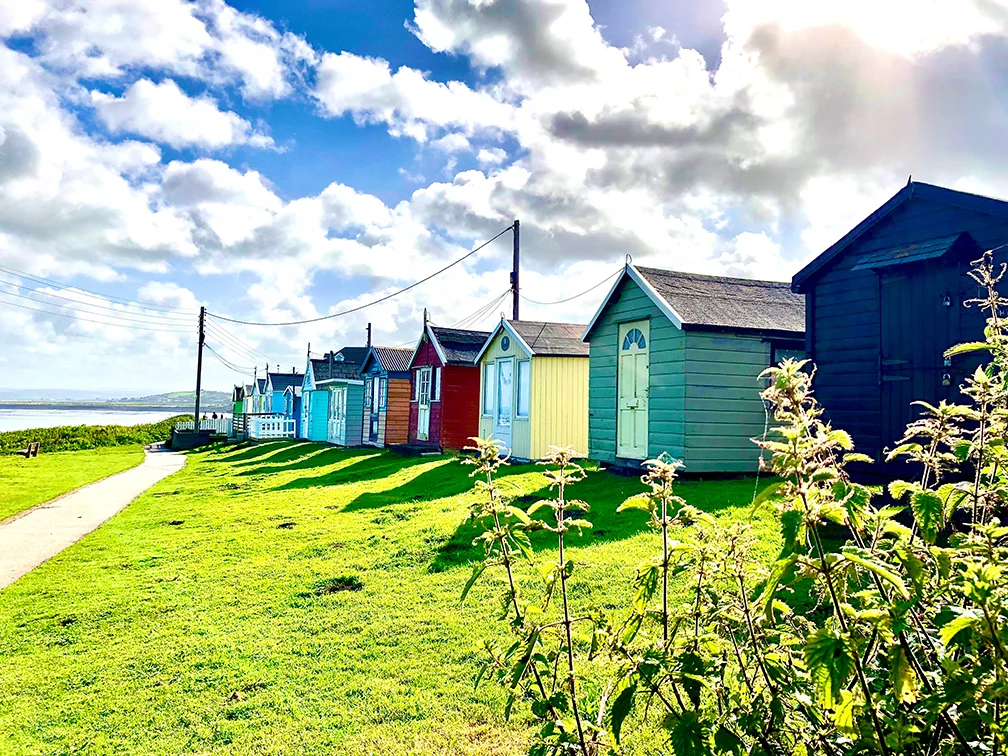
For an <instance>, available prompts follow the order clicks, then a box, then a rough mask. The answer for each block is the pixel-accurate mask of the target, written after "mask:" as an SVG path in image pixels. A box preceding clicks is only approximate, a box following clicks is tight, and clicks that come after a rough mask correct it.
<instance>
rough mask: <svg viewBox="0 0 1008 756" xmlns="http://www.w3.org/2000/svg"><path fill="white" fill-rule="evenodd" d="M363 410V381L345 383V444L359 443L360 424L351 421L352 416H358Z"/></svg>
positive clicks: (355, 444) (353, 444) (358, 444)
mask: <svg viewBox="0 0 1008 756" xmlns="http://www.w3.org/2000/svg"><path fill="white" fill-rule="evenodd" d="M363 412H364V384H363V382H357V383H350V384H347V408H346V413H347V431H346V442H345V445H346V446H360V445H361V424H360V423H355V422H352V421H351V418H353V417H360V416H361V415H362V414H363Z"/></svg>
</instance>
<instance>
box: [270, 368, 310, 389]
mask: <svg viewBox="0 0 1008 756" xmlns="http://www.w3.org/2000/svg"><path fill="white" fill-rule="evenodd" d="M267 375H268V377H269V382H270V385H271V386H272V387H273V390H274V391H281V392H282V391H286V390H287V388H288V387H289V386H300V385H301V384H302V383H304V373H268V374H267Z"/></svg>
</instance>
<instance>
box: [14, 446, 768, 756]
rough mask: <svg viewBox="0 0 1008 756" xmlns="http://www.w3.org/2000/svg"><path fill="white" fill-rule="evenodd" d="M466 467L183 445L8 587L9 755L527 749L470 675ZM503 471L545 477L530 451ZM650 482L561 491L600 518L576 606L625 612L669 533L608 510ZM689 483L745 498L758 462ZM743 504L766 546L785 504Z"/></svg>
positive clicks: (510, 477) (481, 601)
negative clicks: (185, 452)
mask: <svg viewBox="0 0 1008 756" xmlns="http://www.w3.org/2000/svg"><path fill="white" fill-rule="evenodd" d="M469 469H470V468H467V467H462V466H461V465H460V464H459V463H458V461H457V460H455V459H451V458H448V457H435V458H422V459H406V458H401V457H398V456H393V455H389V454H386V453H377V452H374V451H359V450H358V451H346V450H337V449H331V448H324V447H320V446H318V445H315V444H309V443H289V442H276V443H267V444H260V445H258V446H252V447H247V448H243V449H234V448H229V449H214V450H211V451H206V452H201V453H196V454H193V455H192V456H191V457H190V459H189V463H188V464H187V466H186V468H185V469H184V470H182V471H181V472H179V473H177V474H175V475H173V476H172V477H170V478H167V479H166V480H164V481H162V482H161V483H159V484H158V485H157V486H155V487H154V488H153V489H152V490H151V491H149V492H147V493H146V494H145V495H143V496H142V497H141V498H140V499H138V500H137V501H136V502H134V503H133V504H132V505H131V506H130V507H128V508H127V509H126V510H124V511H123V512H122V513H120V514H119V515H117V516H116V517H115V518H113V519H112V520H111V521H109V522H108V523H106V524H105V525H104V526H103V527H101V528H100V529H99V530H97V531H95V532H94V533H92V534H91V535H90V536H88V537H87V538H85V539H84V540H83V541H81V542H80V543H78V544H77V545H75V546H73V547H72V548H70V549H68V550H67V551H65V552H64V553H62V554H61V555H59V556H57V557H55V558H54V559H52V560H50V561H49V562H47V563H46V564H44V565H42V566H41V567H40V568H39V569H37V570H35V571H34V572H32V573H30V574H28V575H27V576H25V577H24V578H22V579H21V580H19V581H18V582H17V583H15V584H13V585H12V586H10V587H9V588H7V589H6V590H4V591H2V592H0V752H2V753H5V754H34V753H46V754H64V753H78V752H83V753H116V754H119V753H123V754H140V753H143V754H178V753H235V754H301V753H304V754H320V753H340V754H351V755H356V754H360V755H361V756H363V755H364V754H397V755H398V754H415V755H417V756H419V755H421V754H423V755H429V754H444V755H445V756H448V754H484V755H490V754H517V753H521V752H523V749H524V745H525V730H524V726H523V725H524V722H523V715H521V714H516V720H517V721H512V723H511V724H510V725H508V724H505V723H504V722H503V719H502V717H501V713H500V712H501V702H502V698H503V697H502V696H501V694H500V693H499V691H498V690H497V689H496V688H495V687H494V686H493V685H483V686H481V687H480V688H479V689H477V690H476V691H474V690H473V679H474V677H475V674H476V671H477V669H478V666H479V663H480V662H481V660H482V658H483V657H482V651H481V650H480V646H481V642H482V639H483V638H484V637H488V636H491V635H492V636H502V635H503V629H502V628H501V627H500V625H499V624H498V623H497V622H496V621H495V620H494V616H495V614H496V608H495V605H491V604H490V602H489V599H490V598H491V597H492V596H493V595H495V594H496V588H497V587H496V586H495V585H494V584H493V581H490V582H487V583H483V584H480V585H478V586H477V587H476V588H475V589H474V590H473V592H472V594H470V600H469V601H468V602H467V603H466V605H465V606H464V607H460V606H459V603H458V596H459V593H460V591H461V589H462V586H463V585H464V583H465V581H466V579H467V577H468V575H469V572H470V569H471V564H472V561H473V560H474V559H475V558H477V557H478V552H477V551H476V550H475V549H474V548H473V547H472V545H471V540H472V536H473V533H472V531H470V530H468V529H467V528H466V527H465V526H464V525H463V521H464V519H465V516H466V513H467V508H468V507H467V502H468V500H469V495H468V491H469V488H470V484H471V480H470V479H469V477H468V472H469ZM506 481H507V484H508V485H509V486H512V487H513V489H514V490H515V491H516V492H518V493H522V494H528V495H531V494H534V493H536V492H541V491H542V490H543V479H542V477H541V475H540V474H539V472H538V468H536V467H534V466H514V467H510V468H507V469H506ZM639 490H641V484H640V482H639V481H638V480H637V479H636V478H624V477H617V476H614V475H611V474H609V473H604V472H593V473H592V474H591V475H590V477H589V478H588V480H586V481H584V482H582V483H580V484H578V485H577V486H576V487H575V488H574V489H573V490H572V491H571V495H572V496H574V497H576V498H580V499H583V500H585V501H587V502H588V503H589V504H590V505H591V507H592V511H591V512H590V514H589V518H590V519H591V520H593V521H594V523H595V530H594V532H593V533H590V534H589V533H587V532H586V534H585V535H584V536H582V537H581V538H576V537H575V538H574V539H572V540H573V542H574V543H575V544H577V545H576V546H574V547H573V548H572V549H571V551H570V557H571V558H572V559H574V560H575V561H577V562H580V563H582V564H584V565H585V567H584V569H580V570H579V571H578V572H577V573H576V574H575V576H574V580H573V588H572V600H573V602H574V604H575V606H583V605H587V604H595V605H604V606H607V607H610V608H611V609H613V610H615V609H617V608H620V609H621V610H622V607H624V606H625V605H626V602H627V600H628V598H629V595H630V592H631V588H630V581H631V579H632V577H633V572H634V568H635V567H636V565H637V564H638V563H639V562H641V561H642V560H644V559H645V558H648V557H650V556H651V555H652V554H653V553H654V552H655V550H656V549H657V546H658V540H657V537H656V536H655V535H654V534H652V533H651V532H650V531H648V530H647V528H646V515H645V514H644V513H642V512H639V511H634V512H628V513H624V514H616V512H615V509H616V506H617V505H618V504H619V502H621V501H622V500H623V498H625V497H626V496H628V495H631V494H633V493H636V492H638V491H639ZM680 493H681V494H682V495H684V496H685V497H686V498H687V500H688V501H690V502H691V503H692V504H695V505H697V506H700V507H702V508H704V509H706V510H708V511H710V512H713V513H715V514H716V515H717V516H718V517H719V518H722V519H723V520H726V521H730V520H736V519H748V518H749V517H750V511H749V507H748V503H749V501H750V499H751V497H752V493H753V482H752V480H751V479H750V480H732V481H721V482H690V483H685V484H683V485H682V486H681V488H680ZM753 523H754V526H755V528H756V529H757V530H758V532H760V534H761V535H762V536H763V537H762V540H761V543H762V544H763V546H764V552H763V553H762V554H760V557H761V558H763V559H764V560H765V561H767V562H769V561H770V560H771V559H772V558H773V556H775V555H776V553H777V551H778V550H779V538H778V536H777V534H776V525H775V521H774V518H773V515H772V514H771V513H768V512H764V513H761V514H758V515H756V517H755V519H754V520H753ZM543 535H545V534H543ZM534 545H535V546H536V548H537V551H538V552H539V555H540V556H541V557H542V558H543V559H547V558H551V557H554V556H555V555H554V554H553V552H552V551H551V550H550V548H551V547H550V544H549V541H548V540H545V539H544V538H543V539H539V540H536V541H534ZM525 572H526V574H527V576H528V580H529V581H532V580H537V579H538V578H536V577H534V576H533V574H532V571H531V569H529V568H526V570H525ZM337 588H351V589H356V590H336V589H337Z"/></svg>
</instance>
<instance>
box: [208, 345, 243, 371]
mask: <svg viewBox="0 0 1008 756" xmlns="http://www.w3.org/2000/svg"><path fill="white" fill-rule="evenodd" d="M203 346H205V347H206V348H207V351H209V352H210V354H212V355H213V356H214V357H216V358H217V360H218V361H219V362H220V363H221V364H222V365H223V366H224V367H226V368H228V369H230V370H233V371H234V372H236V373H240V374H241V375H248V374H249V373H251V372H252V368H240V367H237V366H236V365H233V364H231V362H229V361H228V360H226V359H224V358H223V357H221V356H220V355H219V354H217V351H216V350H215V349H214V348H213V347H212V346H210V345H209V344H207V343H206V342H204V343H203Z"/></svg>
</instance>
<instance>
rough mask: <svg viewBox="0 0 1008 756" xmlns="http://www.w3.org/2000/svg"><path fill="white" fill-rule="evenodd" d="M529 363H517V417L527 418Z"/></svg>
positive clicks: (524, 361) (525, 361)
mask: <svg viewBox="0 0 1008 756" xmlns="http://www.w3.org/2000/svg"><path fill="white" fill-rule="evenodd" d="M530 374H531V370H530V363H529V361H528V360H522V361H520V362H519V363H518V417H528V416H529V375H530Z"/></svg>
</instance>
